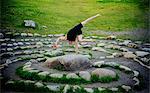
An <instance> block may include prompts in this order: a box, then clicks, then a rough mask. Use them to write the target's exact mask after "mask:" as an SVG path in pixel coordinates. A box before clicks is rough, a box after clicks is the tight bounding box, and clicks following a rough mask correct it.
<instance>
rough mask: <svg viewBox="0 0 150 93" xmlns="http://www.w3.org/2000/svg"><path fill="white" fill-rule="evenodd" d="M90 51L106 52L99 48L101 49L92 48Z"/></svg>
mask: <svg viewBox="0 0 150 93" xmlns="http://www.w3.org/2000/svg"><path fill="white" fill-rule="evenodd" d="M92 50H93V51H100V52H106V50H105V49H103V48H101V47H93V48H92Z"/></svg>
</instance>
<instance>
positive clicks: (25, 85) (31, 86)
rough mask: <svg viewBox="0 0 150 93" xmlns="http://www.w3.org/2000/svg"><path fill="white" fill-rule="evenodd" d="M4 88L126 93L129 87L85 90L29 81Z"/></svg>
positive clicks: (10, 83)
mask: <svg viewBox="0 0 150 93" xmlns="http://www.w3.org/2000/svg"><path fill="white" fill-rule="evenodd" d="M5 85H6V88H7V89H8V90H9V89H10V90H18V91H27V92H31V91H32V92H40V93H41V92H42V93H43V92H44V93H45V92H46V93H47V92H49V93H101V92H104V93H114V92H115V93H122V92H128V91H129V90H130V89H131V87H130V86H126V85H122V86H119V87H111V88H104V87H97V88H86V87H82V86H79V85H68V84H65V85H50V84H46V83H43V82H39V81H30V80H18V81H15V80H10V81H8V82H6V84H5Z"/></svg>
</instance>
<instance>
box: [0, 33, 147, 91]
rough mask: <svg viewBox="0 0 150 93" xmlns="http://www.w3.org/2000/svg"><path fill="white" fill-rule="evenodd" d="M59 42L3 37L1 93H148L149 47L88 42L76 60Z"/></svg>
mask: <svg viewBox="0 0 150 93" xmlns="http://www.w3.org/2000/svg"><path fill="white" fill-rule="evenodd" d="M59 36H61V35H40V34H36V33H35V34H31V33H11V32H7V33H1V39H0V42H1V63H0V70H1V74H0V76H1V84H2V92H13V91H14V92H40V93H42V92H43V93H45V92H49V93H127V92H130V93H148V90H149V88H148V87H149V82H147V81H149V77H148V76H149V75H148V74H149V69H150V67H149V64H150V62H149V61H150V53H149V52H150V49H149V48H150V44H148V43H142V42H141V41H134V42H133V41H131V40H121V39H116V38H107V37H98V36H89V37H85V39H87V40H88V42H82V43H80V45H79V46H80V48H79V50H80V52H79V53H78V54H76V53H75V51H74V46H71V45H69V44H68V43H66V42H61V43H60V45H61V47H60V48H58V49H53V48H51V46H52V44H53V43H54V42H55V40H56V38H57V37H59ZM112 39H113V40H112Z"/></svg>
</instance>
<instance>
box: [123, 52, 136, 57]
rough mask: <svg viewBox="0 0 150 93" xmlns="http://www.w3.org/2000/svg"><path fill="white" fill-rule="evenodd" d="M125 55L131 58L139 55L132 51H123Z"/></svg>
mask: <svg viewBox="0 0 150 93" xmlns="http://www.w3.org/2000/svg"><path fill="white" fill-rule="evenodd" d="M123 55H124V57H125V58H131V59H134V58H136V57H137V56H136V55H135V54H133V53H132V52H123Z"/></svg>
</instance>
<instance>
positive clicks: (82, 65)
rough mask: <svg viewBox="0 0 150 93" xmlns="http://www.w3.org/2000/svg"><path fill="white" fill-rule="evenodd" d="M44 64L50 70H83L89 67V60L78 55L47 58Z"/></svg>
mask: <svg viewBox="0 0 150 93" xmlns="http://www.w3.org/2000/svg"><path fill="white" fill-rule="evenodd" d="M45 64H46V65H47V66H48V67H50V68H55V69H57V68H59V69H61V70H68V71H74V70H83V69H87V68H89V67H91V63H90V61H89V59H88V58H87V57H86V56H84V55H80V54H77V55H75V54H70V55H64V56H59V57H55V58H49V59H47V60H46V62H45Z"/></svg>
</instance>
